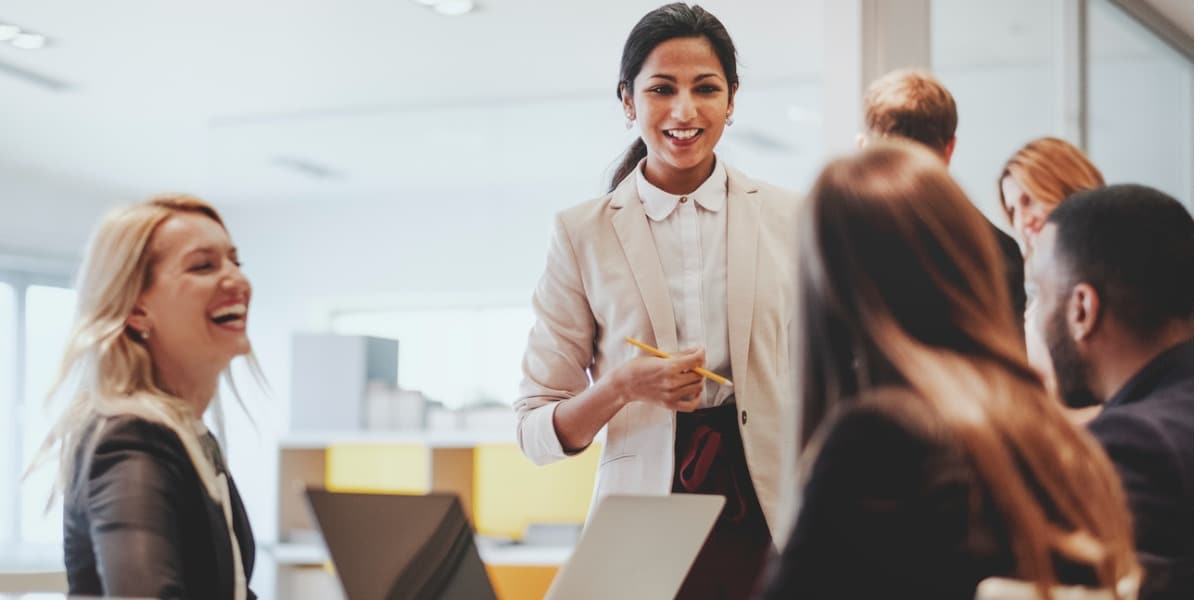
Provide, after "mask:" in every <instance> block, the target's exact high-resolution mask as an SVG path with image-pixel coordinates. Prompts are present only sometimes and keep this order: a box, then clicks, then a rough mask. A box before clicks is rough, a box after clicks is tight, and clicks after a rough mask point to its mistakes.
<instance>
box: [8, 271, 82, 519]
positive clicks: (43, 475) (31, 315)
mask: <svg viewBox="0 0 1200 600" xmlns="http://www.w3.org/2000/svg"><path fill="white" fill-rule="evenodd" d="M74 311H75V290H72V289H69V288H64V287H55V286H46V285H31V286H29V287H28V288H26V290H25V318H24V321H25V378H24V382H25V386H24V387H25V393H24V403H23V405H22V406H21V410H20V412H19V414H20V415H21V450H22V451H21V468H22V470H23V469H24V468H25V467H26V466H28V465H29V462H30V461H31V460H33V458H34V456H35V454H36V452H37V450H38V448H39V447H40V446H41V444H42V441H43V440H44V439H45V437H46V434H47V433H48V432H49V431H50V426H51V424H52V423H53V420H54V419H55V418H56V417H57V416H58V415H57V411H58V410H61V404H56V405H55V407H54V411H53V412H52V411H51V410H50V409H49V408H48V407H47V405H46V394H47V393H49V391H50V386H51V384H53V382H54V377H55V375H57V373H58V368H59V361H60V360H61V358H62V355H63V349H64V344H65V343H66V340H67V335H68V334H69V333H70V328H71V325H72V321H73V319H72V318H71V316H72V315H73V314H74ZM56 468H57V462H55V463H52V464H50V465H47V466H46V467H43V468H41V469H38V470H37V471H35V472H33V473H31V474H30V475H29V477H28V478H27V479H26V480H25V482H24V483H23V484H22V485H21V494H20V505H19V506H20V521H21V529H20V539H21V540H22V541H25V542H34V543H58V542H60V541H61V540H62V504H61V503H60V502H55V503H54V504H53V505H51V510H50V511H49V512H47V511H46V501H47V499H48V498H49V494H50V490H51V489H52V487H53V485H54V478H55V474H56Z"/></svg>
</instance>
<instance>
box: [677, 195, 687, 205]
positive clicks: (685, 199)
mask: <svg viewBox="0 0 1200 600" xmlns="http://www.w3.org/2000/svg"><path fill="white" fill-rule="evenodd" d="M679 203H680V204H687V196H684V197H682V198H680V199H679Z"/></svg>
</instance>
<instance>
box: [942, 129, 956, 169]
mask: <svg viewBox="0 0 1200 600" xmlns="http://www.w3.org/2000/svg"><path fill="white" fill-rule="evenodd" d="M956 146H958V136H955V137H952V138H950V141H949V142H946V156H945V157H943V158H945V160H946V166H950V157H952V156H954V148H955V147H956Z"/></svg>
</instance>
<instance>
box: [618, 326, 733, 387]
mask: <svg viewBox="0 0 1200 600" xmlns="http://www.w3.org/2000/svg"><path fill="white" fill-rule="evenodd" d="M625 343H627V344H631V345H633V346H637V347H638V348H641V349H642V350H645V351H646V352H649V353H650V354H653V355H654V356H657V357H659V358H671V355H670V354H667V353H666V352H663V351H662V350H659V349H658V348H655V347H654V346H651V345H650V344H643V343H642V342H639V341H637V340H635V339H633V338H631V337H627V338H625ZM692 372H693V373H695V374H697V375H699V376H701V377H707V378H708V379H711V380H713V381H715V382H717V383H719V384H721V385H729V386H732V385H733V382H732V381H730V380H728V379H725V378H724V377H721V376H720V375H717V374H716V373H713V372H712V371H709V370H708V369H705V368H701V367H696V368H694V369H692Z"/></svg>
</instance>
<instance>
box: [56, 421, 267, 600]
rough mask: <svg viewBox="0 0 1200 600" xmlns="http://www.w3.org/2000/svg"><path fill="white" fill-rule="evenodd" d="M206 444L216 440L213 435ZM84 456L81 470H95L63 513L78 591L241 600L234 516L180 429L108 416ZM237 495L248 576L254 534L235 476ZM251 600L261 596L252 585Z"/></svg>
mask: <svg viewBox="0 0 1200 600" xmlns="http://www.w3.org/2000/svg"><path fill="white" fill-rule="evenodd" d="M204 441H205V442H211V443H213V444H215V440H212V439H211V435H210V436H209V437H208V439H207V440H204ZM81 459H82V460H80V461H79V465H78V467H77V470H78V471H80V474H82V472H83V471H82V470H83V469H86V478H85V477H77V478H76V480H75V484H74V486H73V487H74V488H77V489H69V490H67V498H66V506H65V510H64V511H63V552H64V555H65V561H66V568H67V583H68V586H69V588H70V594H72V595H76V594H79V595H95V596H110V595H111V596H132V597H151V598H206V599H207V598H214V599H218V598H233V597H234V595H233V591H234V587H233V586H234V569H233V545H232V543H231V542H230V539H229V529H228V527H227V525H226V523H225V513H224V511H223V510H222V509H221V505H220V504H219V503H218V502H217V501H215V500H213V499H212V497H210V496H209V495H208V493H207V492H206V491H205V488H204V485H203V483H202V482H201V480H200V475H199V473H197V471H196V469H195V467H194V466H193V465H192V462H191V460H190V459H189V458H188V454H187V452H186V451H185V450H184V448H183V443H182V442H180V440H179V437H178V436H176V435H175V433H174V432H173V431H171V430H170V429H168V428H166V427H164V426H161V425H157V424H153V423H150V422H148V421H144V420H141V419H138V418H136V417H131V416H121V417H113V418H109V419H107V420H106V422H105V423H104V424H103V425H102V426H101V430H100V433H99V444H98V445H97V446H96V450H95V452H94V454H93V455H92V456H91V458H90V460H88V458H87V457H85V456H83V455H82V454H81ZM220 462H222V463H223V461H220ZM227 476H228V474H227ZM229 491H230V498H231V508H232V511H231V512H232V514H233V527H234V533H235V535H236V536H237V540H238V546H239V548H240V551H241V555H242V565H243V568H244V571H245V574H246V579H247V581H249V579H250V574H251V572H252V571H253V569H254V536H253V534H252V533H251V531H250V521H249V520H248V519H247V517H246V511H245V508H244V507H243V506H242V500H241V497H240V496H239V495H238V493H237V488H236V487H235V486H234V485H233V480H232V479H230V480H229ZM246 597H247V598H254V594H253V593H251V592H249V590H247V595H246Z"/></svg>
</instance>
